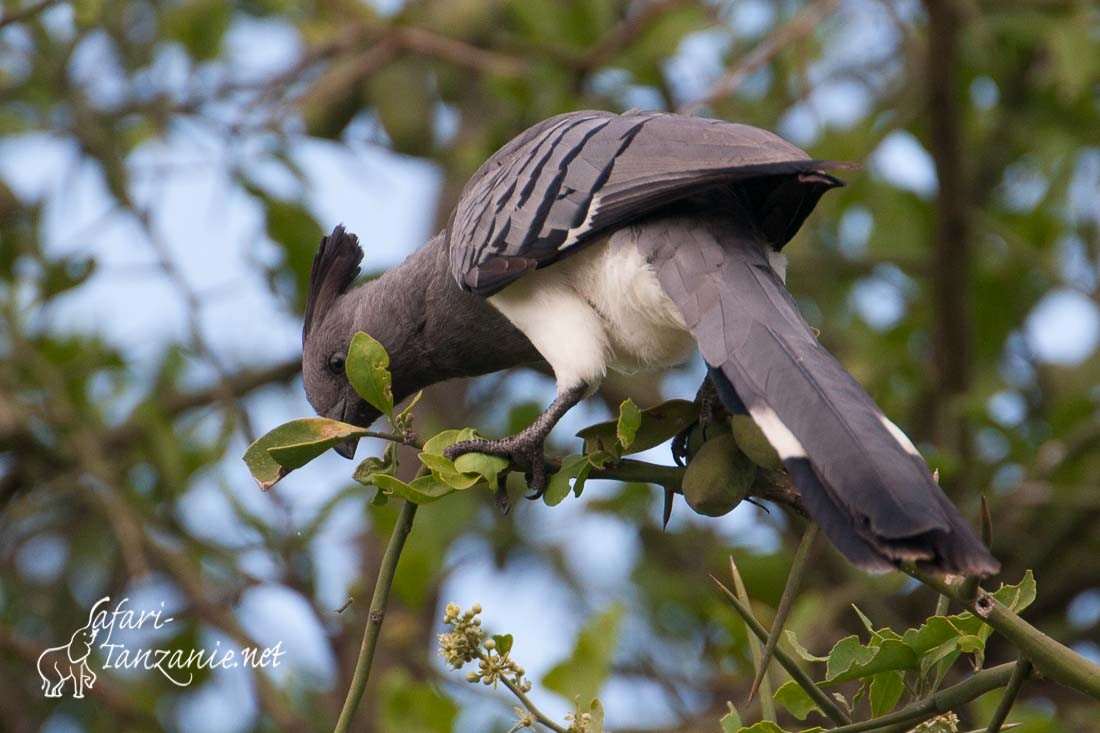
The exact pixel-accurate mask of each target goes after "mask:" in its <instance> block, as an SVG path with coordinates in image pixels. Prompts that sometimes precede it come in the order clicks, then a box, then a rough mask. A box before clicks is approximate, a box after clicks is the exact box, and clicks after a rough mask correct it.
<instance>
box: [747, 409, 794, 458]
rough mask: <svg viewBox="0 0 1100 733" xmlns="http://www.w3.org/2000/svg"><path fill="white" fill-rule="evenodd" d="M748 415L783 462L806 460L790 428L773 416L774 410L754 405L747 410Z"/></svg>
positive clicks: (777, 416)
mask: <svg viewBox="0 0 1100 733" xmlns="http://www.w3.org/2000/svg"><path fill="white" fill-rule="evenodd" d="M749 414H750V415H752V419H753V420H755V421H756V424H757V425H759V426H760V430H761V431H762V432H763V433H764V437H765V438H767V439H768V442H769V443H771V444H772V447H773V448H775V452H776V453H778V454H779V457H780V458H782V459H783V460H784V461H785V460H787V459H788V458H806V449H805V448H803V447H802V444H801V443H799V442H798V438H796V437H794V433H792V432H791V431H790V428H788V427H787V426H786V425H785V424H784V423H783V421H782V420H780V419H779V415H776V414H775V410H773V409H772V408H770V407H768V406H767V405H754V406H752V407H750V408H749Z"/></svg>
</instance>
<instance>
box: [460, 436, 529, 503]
mask: <svg viewBox="0 0 1100 733" xmlns="http://www.w3.org/2000/svg"><path fill="white" fill-rule="evenodd" d="M466 453H486V454H488V455H491V456H499V457H501V458H507V459H508V460H509V461H510V462H511V463H512V465H514V466H516V467H517V468H519V469H522V470H523V474H524V477H525V478H526V480H527V488H529V489H530V490H531V493H529V494H526V495H525V496H526V498H528V499H541V498H542V495H543V494H545V493H546V487H547V470H546V469H547V465H546V454H545V451H544V447H543V443H542V441H541V440H532V439H530V438H529V437H528V436H525V435H524V434H523V433H520V434H518V435H513V436H510V437H508V438H498V439H496V440H487V439H484V438H478V439H475V440H464V441H461V442H459V443H455V444H453V445H451V446H448V447H447V448H445V449H444V450H443V456H444V457H445V458H447V459H448V460H450V461H454V460H455V459H456V458H458V457H459V456H461V455H465V454H466ZM501 490H502V491H503V489H501Z"/></svg>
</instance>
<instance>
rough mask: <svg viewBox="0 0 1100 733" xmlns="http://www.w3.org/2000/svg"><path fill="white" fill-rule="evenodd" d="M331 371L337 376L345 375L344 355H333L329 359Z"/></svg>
mask: <svg viewBox="0 0 1100 733" xmlns="http://www.w3.org/2000/svg"><path fill="white" fill-rule="evenodd" d="M328 368H329V371H330V372H332V373H333V374H336V375H337V376H339V375H341V374H343V373H344V355H343V354H333V355H332V356H330V357H329V358H328Z"/></svg>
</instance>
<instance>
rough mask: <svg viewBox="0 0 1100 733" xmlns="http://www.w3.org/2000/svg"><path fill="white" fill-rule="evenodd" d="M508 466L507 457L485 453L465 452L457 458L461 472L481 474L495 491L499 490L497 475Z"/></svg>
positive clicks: (457, 464) (457, 467) (456, 462)
mask: <svg viewBox="0 0 1100 733" xmlns="http://www.w3.org/2000/svg"><path fill="white" fill-rule="evenodd" d="M508 466H509V463H508V459H507V458H501V457H500V456H490V455H487V454H485V453H464V454H463V455H461V456H459V457H458V458H456V459H455V468H456V469H457V470H458V472H459V473H465V474H471V473H472V474H476V475H478V476H481V477H482V478H484V479H485V481H486V482H488V484H489V488H490V489H492V490H493V491H496V490H497V486H498V485H497V476H499V475H500V473H501V471H505V470H507V468H508Z"/></svg>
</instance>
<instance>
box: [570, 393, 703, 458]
mask: <svg viewBox="0 0 1100 733" xmlns="http://www.w3.org/2000/svg"><path fill="white" fill-rule="evenodd" d="M624 404H625V403H624ZM631 404H633V403H631ZM619 409H620V417H621V416H622V409H623V408H622V407H620V408H619ZM627 409H628V410H629V408H627ZM635 409H636V408H635ZM639 417H640V421H639V423H638V427H637V428H635V429H634V433H633V437H632V438H631V440H630V447H629V450H627V449H624V448H623V445H622V443H621V441H620V435H619V420H618V419H616V420H610V421H608V422H602V423H596V424H595V425H589V426H588V427H587V428H585V429H584V430H581V431H580V432H578V433H577V437H578V438H582V439H583V440H584V452H585V453H595V452H606V453H608V454H610V455H611V456H612V457H616V456H621V455H628V454H630V453H640V452H641V451H644V450H649V449H650V448H654V447H656V446H658V445H660V444H661V443H664V442H665V441H666V440H668V439H670V438H672V437H674V436H675V435H676V434H677V433H679V432H680V431H681V430H683V429H684V428H687V427H689V426H690V425H691V424H692V423H693V422H695V420H696V419H697V418H698V417H699V408H697V407H696V406H695V405H694V404H693V403H691V402H688V401H687V400H671V401H669V402H662V403H661V404H659V405H655V406H653V407H650V408H648V409H645V410H641V411H640V415H639ZM627 419H628V422H629V420H630V419H631V418H629V417H628V418H627ZM627 427H628V428H629V424H628V425H627Z"/></svg>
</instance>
